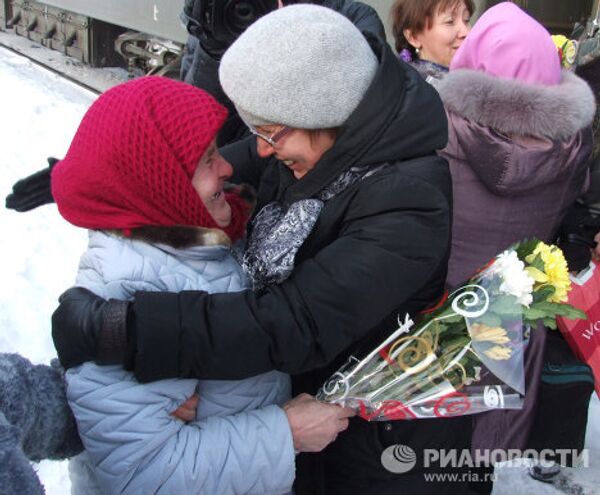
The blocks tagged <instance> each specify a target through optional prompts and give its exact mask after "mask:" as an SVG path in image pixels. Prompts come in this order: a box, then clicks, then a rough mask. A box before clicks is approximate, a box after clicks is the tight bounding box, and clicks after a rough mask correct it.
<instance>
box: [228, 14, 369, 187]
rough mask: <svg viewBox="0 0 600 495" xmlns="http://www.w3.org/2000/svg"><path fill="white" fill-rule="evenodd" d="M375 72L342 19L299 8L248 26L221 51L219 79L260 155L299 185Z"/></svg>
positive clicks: (357, 35)
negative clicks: (285, 170)
mask: <svg viewBox="0 0 600 495" xmlns="http://www.w3.org/2000/svg"><path fill="white" fill-rule="evenodd" d="M377 67H378V61H377V57H376V56H375V54H374V52H373V50H372V49H371V47H370V46H369V43H368V42H367V40H366V39H365V38H364V36H363V35H362V34H361V32H360V31H359V30H358V29H357V28H356V27H355V26H354V25H353V24H352V22H350V21H349V20H348V19H347V18H346V17H344V16H343V15H341V14H339V13H337V12H335V11H334V10H332V9H328V8H325V7H320V6H316V5H306V4H304V5H302V4H301V5H295V6H287V7H286V8H283V9H279V10H276V11H274V12H270V13H269V14H267V15H266V16H264V17H262V18H261V19H259V20H258V21H256V22H255V23H254V24H252V25H251V26H250V27H249V28H248V29H247V30H246V31H245V32H244V33H243V34H242V35H241V36H240V37H239V38H238V39H237V40H236V41H235V42H234V43H233V44H232V45H231V47H230V48H229V49H228V50H227V51H226V52H225V55H224V56H223V59H222V61H221V65H220V68H219V77H220V81H221V85H222V87H223V90H224V91H225V93H226V94H227V96H228V97H229V98H230V99H231V101H233V103H234V105H235V106H236V109H237V111H238V113H239V115H240V117H241V118H242V119H243V120H244V122H245V123H246V125H247V126H248V127H249V129H250V131H251V132H252V133H253V134H254V135H255V136H256V137H257V151H258V154H259V155H260V156H261V157H263V158H265V157H268V156H271V155H274V156H275V157H276V158H277V159H279V160H280V161H281V162H282V163H283V164H284V165H285V166H286V167H287V168H288V169H289V170H290V171H291V172H292V174H293V175H294V177H295V178H296V179H302V178H303V177H304V176H305V175H306V174H308V173H309V172H310V171H311V170H312V169H314V168H315V167H316V166H317V164H318V162H319V160H320V159H321V157H322V156H323V155H324V154H325V153H326V152H327V151H328V150H329V149H330V148H331V147H333V145H334V143H335V141H336V137H337V129H338V128H339V127H341V126H342V125H343V124H344V122H345V121H346V120H347V119H348V117H349V116H350V115H351V113H352V112H353V111H354V110H355V109H356V107H357V106H358V104H359V103H360V102H361V100H362V98H363V97H364V95H365V93H366V92H367V89H368V88H369V86H370V84H371V82H372V80H373V78H374V76H375V73H376V71H377Z"/></svg>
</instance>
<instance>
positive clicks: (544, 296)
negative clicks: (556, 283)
mask: <svg viewBox="0 0 600 495" xmlns="http://www.w3.org/2000/svg"><path fill="white" fill-rule="evenodd" d="M554 292H556V289H555V288H554V287H553V286H552V285H546V286H545V287H542V288H541V289H538V290H535V291H533V302H534V304H535V303H538V302H542V301H547V300H548V298H549V297H550V296H552V294H554Z"/></svg>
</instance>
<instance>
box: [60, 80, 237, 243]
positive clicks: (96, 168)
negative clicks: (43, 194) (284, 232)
mask: <svg viewBox="0 0 600 495" xmlns="http://www.w3.org/2000/svg"><path fill="white" fill-rule="evenodd" d="M226 116H227V110H226V109H225V108H224V107H222V106H221V105H219V104H218V103H217V102H216V101H215V99H214V98H213V97H212V96H210V95H209V94H208V93H206V92H204V91H202V90H201V89H198V88H195V87H193V86H191V85H189V84H185V83H182V82H179V81H173V80H171V79H167V78H162V77H144V78H140V79H135V80H133V81H130V82H127V83H124V84H120V85H118V86H115V87H114V88H112V89H110V90H108V91H106V92H105V93H104V94H102V95H101V96H100V97H99V98H98V99H97V100H96V101H95V102H94V104H93V105H92V106H91V107H90V108H89V110H88V111H87V113H86V114H85V116H84V118H83V120H82V121H81V124H80V125H79V129H78V130H77V133H76V134H75V137H74V138H73V141H72V142H71V147H70V148H69V151H68V152H67V155H66V156H65V158H64V159H63V160H61V161H60V162H59V163H57V164H56V166H55V167H54V169H53V170H52V196H53V197H54V199H55V201H56V204H57V205H58V209H59V211H60V213H61V215H62V216H63V217H64V218H65V219H66V220H67V221H69V222H71V223H72V224H74V225H77V226H79V227H85V228H88V229H122V230H124V231H126V232H127V231H128V230H130V229H132V228H135V227H141V226H151V225H158V226H172V225H192V226H198V227H208V228H218V225H217V224H216V222H215V221H214V219H213V218H212V216H211V215H210V214H209V213H208V211H207V209H206V207H205V206H204V203H203V202H202V200H201V199H200V197H199V196H198V193H197V192H196V190H195V189H194V188H193V186H192V177H193V175H194V172H195V170H196V167H197V166H198V162H199V161H200V158H201V157H202V155H203V154H204V152H205V151H206V149H207V148H208V146H209V144H210V143H211V141H212V140H213V138H214V137H215V136H216V135H217V132H218V131H219V129H220V127H221V125H222V124H223V122H224V121H225V118H226ZM227 200H228V202H229V204H230V205H231V210H232V219H231V224H230V225H229V226H228V227H227V228H224V229H223V230H224V231H225V232H226V233H227V234H228V235H229V237H230V238H231V239H232V240H235V239H238V238H240V237H241V236H242V235H243V232H244V228H245V223H246V220H247V213H248V212H247V207H246V205H245V203H244V202H243V201H242V200H241V199H240V198H239V197H237V196H234V195H231V194H228V195H227Z"/></svg>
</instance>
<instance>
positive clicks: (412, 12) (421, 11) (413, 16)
mask: <svg viewBox="0 0 600 495" xmlns="http://www.w3.org/2000/svg"><path fill="white" fill-rule="evenodd" d="M461 2H462V3H464V5H465V7H466V8H467V10H468V11H469V14H470V15H473V12H475V5H474V4H473V0H396V1H395V2H394V5H392V9H391V11H390V17H391V19H392V32H393V34H394V40H395V44H396V51H397V52H398V53H400V52H401V51H402V50H404V49H406V50H408V51H410V53H411V55H412V57H413V58H415V57H416V52H415V48H414V47H413V46H412V45H411V44H410V43H409V42H408V40H407V39H406V37H405V36H404V30H405V29H410V30H411V31H412V32H413V33H415V34H418V33H421V32H422V31H423V30H424V29H426V28H429V27H431V22H432V19H433V17H434V15H435V14H436V13H437V12H439V11H441V10H446V9H449V8H452V7H455V6H457V5H459V4H460V3H461Z"/></svg>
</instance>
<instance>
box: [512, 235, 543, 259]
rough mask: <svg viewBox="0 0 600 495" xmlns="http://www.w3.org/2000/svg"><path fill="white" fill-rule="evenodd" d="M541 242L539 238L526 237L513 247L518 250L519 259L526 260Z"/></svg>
mask: <svg viewBox="0 0 600 495" xmlns="http://www.w3.org/2000/svg"><path fill="white" fill-rule="evenodd" d="M539 242H540V241H539V240H538V239H526V240H524V241H522V242H519V243H518V244H515V245H514V246H513V249H514V250H515V251H516V252H517V256H518V257H519V259H520V260H521V261H525V258H526V257H527V256H529V255H530V254H531V253H533V251H534V250H535V248H536V247H537V245H538V244H539Z"/></svg>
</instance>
